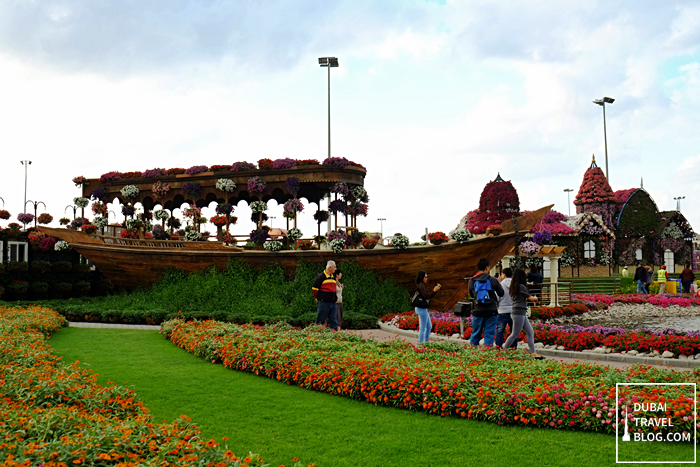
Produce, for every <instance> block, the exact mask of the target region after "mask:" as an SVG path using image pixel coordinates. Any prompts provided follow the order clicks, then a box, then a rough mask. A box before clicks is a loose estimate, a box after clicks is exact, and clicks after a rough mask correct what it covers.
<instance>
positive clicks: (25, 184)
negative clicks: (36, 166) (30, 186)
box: [20, 160, 32, 206]
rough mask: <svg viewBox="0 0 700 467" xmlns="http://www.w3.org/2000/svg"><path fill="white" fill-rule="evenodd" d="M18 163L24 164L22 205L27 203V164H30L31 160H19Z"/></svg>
mask: <svg viewBox="0 0 700 467" xmlns="http://www.w3.org/2000/svg"><path fill="white" fill-rule="evenodd" d="M20 163H21V164H22V165H23V166H24V205H23V206H26V205H27V166H28V165H31V163H32V161H26V160H25V161H20Z"/></svg>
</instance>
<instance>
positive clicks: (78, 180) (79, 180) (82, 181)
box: [73, 175, 90, 186]
mask: <svg viewBox="0 0 700 467" xmlns="http://www.w3.org/2000/svg"><path fill="white" fill-rule="evenodd" d="M73 183H75V186H88V185H89V184H90V183H89V182H88V179H87V178H85V177H83V176H82V175H81V176H79V177H74V178H73Z"/></svg>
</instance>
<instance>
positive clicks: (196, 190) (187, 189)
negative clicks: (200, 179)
mask: <svg viewBox="0 0 700 467" xmlns="http://www.w3.org/2000/svg"><path fill="white" fill-rule="evenodd" d="M182 192H183V193H184V194H186V195H187V196H188V197H189V198H190V199H191V200H192V201H195V200H196V199H197V197H198V196H199V195H200V193H202V185H200V184H199V183H197V182H187V183H185V184H184V185H183V186H182Z"/></svg>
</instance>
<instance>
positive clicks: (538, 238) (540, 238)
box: [532, 230, 552, 245]
mask: <svg viewBox="0 0 700 467" xmlns="http://www.w3.org/2000/svg"><path fill="white" fill-rule="evenodd" d="M551 240H552V233H551V232H550V231H549V230H540V231H538V232H535V234H534V235H533V236H532V241H533V242H535V243H537V244H538V245H544V244H545V243H547V242H549V241H551Z"/></svg>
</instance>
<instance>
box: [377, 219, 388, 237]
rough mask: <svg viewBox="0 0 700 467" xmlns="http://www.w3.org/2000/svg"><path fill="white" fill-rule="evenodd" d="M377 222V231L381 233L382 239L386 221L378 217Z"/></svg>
mask: <svg viewBox="0 0 700 467" xmlns="http://www.w3.org/2000/svg"><path fill="white" fill-rule="evenodd" d="M377 220H378V221H379V226H380V227H379V229H380V231H381V235H382V238H384V221H385V220H386V219H385V218H384V217H380V218H379V219H377Z"/></svg>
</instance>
